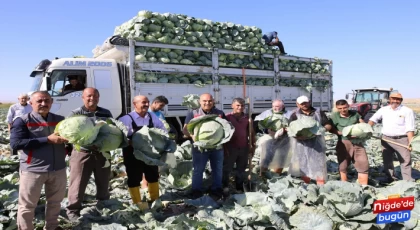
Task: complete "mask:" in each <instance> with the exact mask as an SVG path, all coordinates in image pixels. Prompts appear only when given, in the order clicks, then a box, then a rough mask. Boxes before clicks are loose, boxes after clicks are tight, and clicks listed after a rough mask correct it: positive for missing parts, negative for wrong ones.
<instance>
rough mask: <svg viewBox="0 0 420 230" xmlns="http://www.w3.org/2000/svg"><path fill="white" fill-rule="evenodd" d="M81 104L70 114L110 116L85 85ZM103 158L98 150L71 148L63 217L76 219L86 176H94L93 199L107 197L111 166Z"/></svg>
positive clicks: (86, 180) (106, 198)
mask: <svg viewBox="0 0 420 230" xmlns="http://www.w3.org/2000/svg"><path fill="white" fill-rule="evenodd" d="M82 100H83V104H84V105H83V106H82V107H80V108H77V109H75V110H73V111H72V112H71V115H85V116H88V117H92V119H95V120H97V119H101V120H105V119H107V118H112V114H111V112H110V111H109V110H107V109H104V108H102V107H99V106H98V103H99V91H98V90H97V89H95V88H86V89H85V90H83V94H82ZM105 162H106V158H105V157H104V156H103V154H102V153H100V152H98V151H92V150H88V149H85V148H83V147H81V148H80V151H76V150H75V149H73V151H72V154H71V157H70V184H69V191H68V199H69V203H68V206H67V216H68V218H69V220H70V221H73V222H76V221H77V219H78V218H79V215H80V210H81V209H82V202H83V198H84V195H85V190H86V187H87V184H88V182H89V179H90V176H91V175H92V173H93V175H94V177H95V184H96V199H97V200H98V201H100V200H108V199H109V197H110V194H109V188H108V187H109V178H110V174H111V167H106V168H104V165H105Z"/></svg>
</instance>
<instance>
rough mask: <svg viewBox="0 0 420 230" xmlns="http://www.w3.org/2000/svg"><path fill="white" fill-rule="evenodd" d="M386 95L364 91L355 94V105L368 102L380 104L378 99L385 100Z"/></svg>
mask: <svg viewBox="0 0 420 230" xmlns="http://www.w3.org/2000/svg"><path fill="white" fill-rule="evenodd" d="M386 97H387V93H385V92H379V91H364V92H359V93H357V94H356V98H355V103H361V102H369V103H375V102H380V99H386Z"/></svg>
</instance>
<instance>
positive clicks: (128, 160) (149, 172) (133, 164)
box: [123, 146, 159, 188]
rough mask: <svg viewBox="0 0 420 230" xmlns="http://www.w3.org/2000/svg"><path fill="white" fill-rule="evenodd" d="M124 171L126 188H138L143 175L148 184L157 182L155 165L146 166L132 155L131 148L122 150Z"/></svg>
mask: <svg viewBox="0 0 420 230" xmlns="http://www.w3.org/2000/svg"><path fill="white" fill-rule="evenodd" d="M123 156H124V165H125V171H126V173H127V186H128V187H129V188H134V187H138V186H140V183H141V181H142V180H143V173H144V176H145V177H146V180H147V182H148V183H154V182H158V180H159V168H158V166H155V165H147V164H145V163H144V162H143V161H141V160H137V158H136V157H135V156H134V154H133V147H131V146H129V147H126V148H124V149H123Z"/></svg>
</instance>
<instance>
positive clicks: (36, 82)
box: [30, 72, 44, 92]
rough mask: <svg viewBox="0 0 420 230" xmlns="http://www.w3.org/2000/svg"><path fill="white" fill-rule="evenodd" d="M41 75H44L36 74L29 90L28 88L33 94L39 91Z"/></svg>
mask: <svg viewBox="0 0 420 230" xmlns="http://www.w3.org/2000/svg"><path fill="white" fill-rule="evenodd" d="M43 74H44V73H41V72H40V73H38V74H37V75H35V77H34V79H33V81H32V85H31V88H30V91H31V92H35V91H38V90H40V87H41V83H42V76H43Z"/></svg>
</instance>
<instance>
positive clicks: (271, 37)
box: [262, 31, 287, 55]
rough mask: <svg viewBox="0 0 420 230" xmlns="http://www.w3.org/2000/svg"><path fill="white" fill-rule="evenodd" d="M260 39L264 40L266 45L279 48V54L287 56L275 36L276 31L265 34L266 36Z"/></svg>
mask: <svg viewBox="0 0 420 230" xmlns="http://www.w3.org/2000/svg"><path fill="white" fill-rule="evenodd" d="M262 38H263V39H264V41H265V44H266V45H269V46H277V47H279V49H280V52H281V54H283V55H285V54H287V53H286V52H285V51H284V46H283V43H282V42H281V41H280V40H279V37H278V36H277V32H276V31H273V32H269V33H266V34H264V36H263V37H262Z"/></svg>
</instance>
